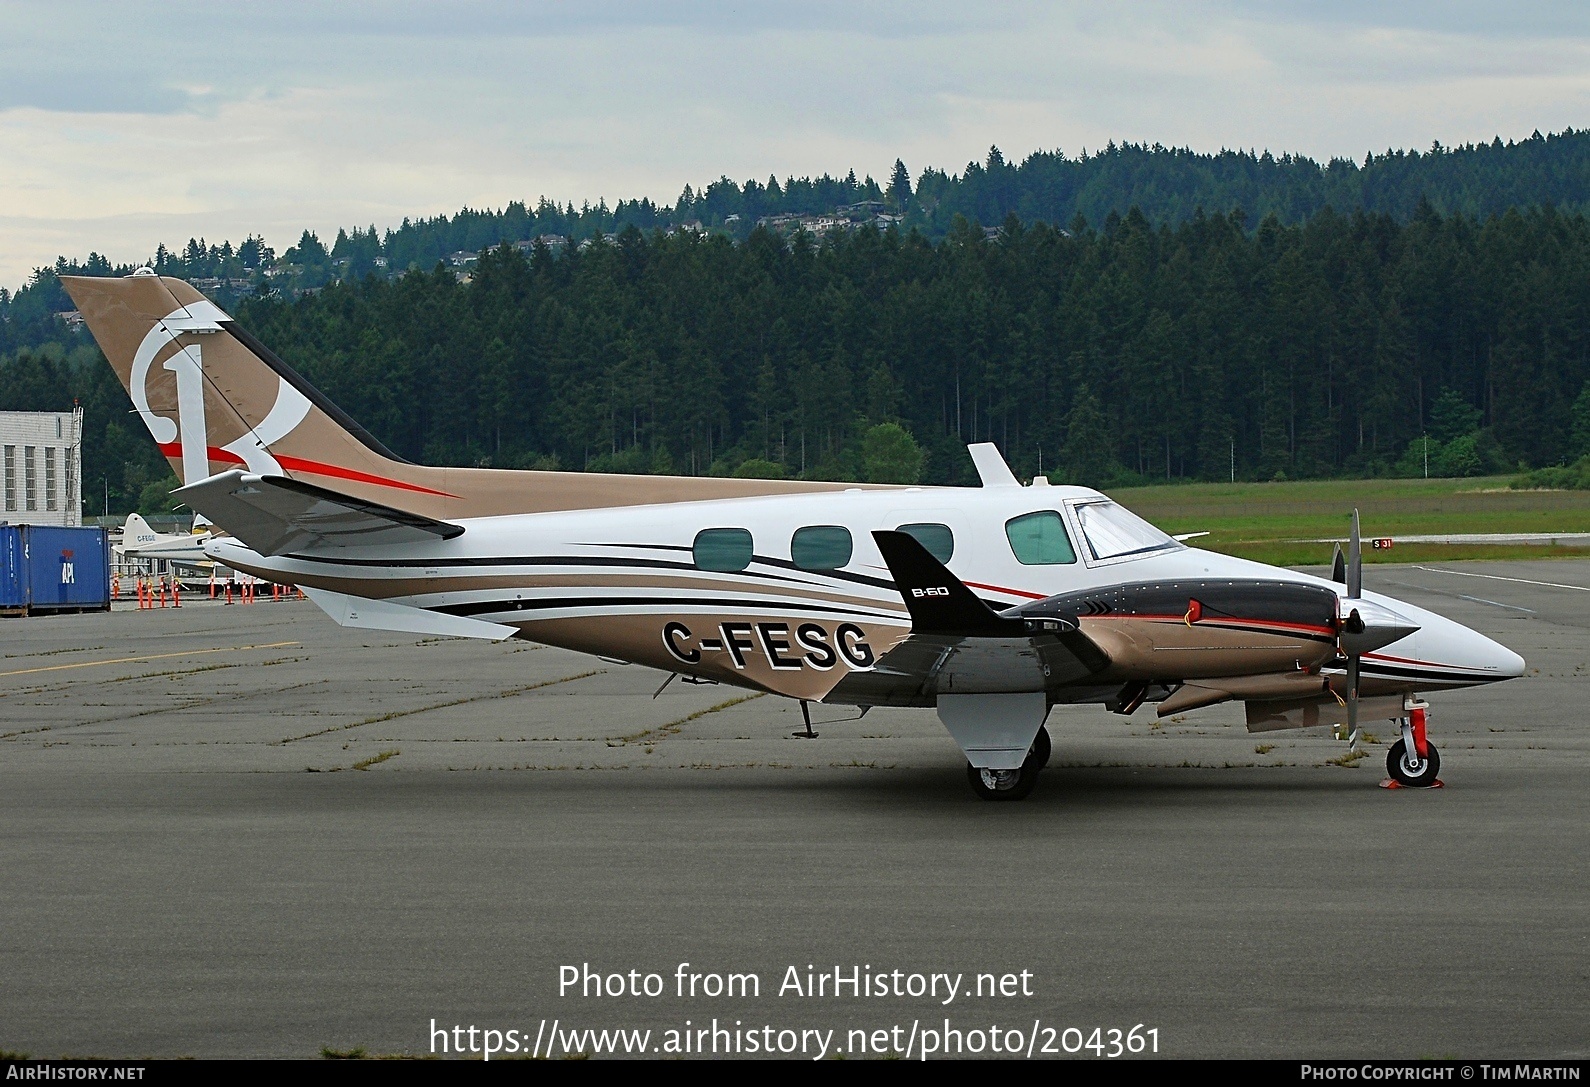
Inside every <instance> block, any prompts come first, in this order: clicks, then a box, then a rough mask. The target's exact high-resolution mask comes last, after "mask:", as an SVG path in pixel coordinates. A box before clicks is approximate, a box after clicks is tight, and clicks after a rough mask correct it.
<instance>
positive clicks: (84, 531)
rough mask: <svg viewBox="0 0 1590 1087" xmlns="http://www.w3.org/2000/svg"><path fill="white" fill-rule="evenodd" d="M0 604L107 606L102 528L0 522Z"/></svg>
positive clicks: (38, 608)
mask: <svg viewBox="0 0 1590 1087" xmlns="http://www.w3.org/2000/svg"><path fill="white" fill-rule="evenodd" d="M0 609H3V610H4V611H6V612H8V613H10V614H13V615H15V614H24V615H27V614H33V613H36V612H48V611H96V610H97V611H109V610H110V542H109V540H108V539H107V538H106V535H105V530H104V529H102V528H57V527H54V526H51V525H0Z"/></svg>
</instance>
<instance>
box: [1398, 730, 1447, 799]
mask: <svg viewBox="0 0 1590 1087" xmlns="http://www.w3.org/2000/svg"><path fill="white" fill-rule="evenodd" d="M1424 749H1425V750H1426V751H1427V752H1429V757H1428V758H1426V759H1423V760H1422V761H1419V762H1418V763H1417V764H1415V761H1414V754H1415V753H1414V752H1411V751H1409V750H1408V744H1407V741H1405V740H1398V741H1397V742H1396V743H1394V744H1392V745H1391V750H1390V751H1388V752H1386V773H1388V774H1390V775H1391V780H1393V781H1395V782H1396V783H1397V784H1398V785H1406V786H1408V787H1409V788H1412V789H1427V788H1429V787H1430V786H1432V785H1434V784H1435V776H1436V775H1437V774H1439V773H1440V772H1441V753H1440V752H1438V751H1437V750H1436V749H1435V744H1425V745H1424Z"/></svg>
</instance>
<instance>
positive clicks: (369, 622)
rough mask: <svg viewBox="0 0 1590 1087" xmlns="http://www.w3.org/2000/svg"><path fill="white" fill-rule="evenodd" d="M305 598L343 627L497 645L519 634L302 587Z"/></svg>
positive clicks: (480, 622) (385, 602) (440, 614)
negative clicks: (488, 641) (477, 641)
mask: <svg viewBox="0 0 1590 1087" xmlns="http://www.w3.org/2000/svg"><path fill="white" fill-rule="evenodd" d="M303 591H304V595H305V596H307V597H309V599H310V600H312V601H314V603H315V605H316V606H317V607H319V608H320V610H321V611H323V612H325V613H326V614H327V615H329V616H331V617H332V618H333V619H335V620H336V621H337V622H339V623H341V624H342V625H343V626H345V627H359V628H361V629H364V630H397V631H402V632H404V633H407V634H439V635H442V636H443V637H446V638H486V639H488V640H490V641H494V642H500V641H502V640H504V639H505V638H511V637H513V636H514V635H515V634H517V633H518V630H517V629H515V628H514V627H510V626H504V625H503V624H502V623H488V622H486V621H485V620H483V619H470V618H468V617H467V616H463V615H448V614H446V613H445V612H436V611H426V610H425V609H424V608H411V607H409V606H408V605H406V604H394V603H392V602H391V601H389V600H371V599H368V598H367V597H362V596H346V595H344V594H342V593H334V592H330V591H329V590H326V589H310V588H307V587H306V588H304V590H303Z"/></svg>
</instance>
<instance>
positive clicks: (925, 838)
mask: <svg viewBox="0 0 1590 1087" xmlns="http://www.w3.org/2000/svg"><path fill="white" fill-rule="evenodd" d="M1365 580H1366V586H1367V587H1369V588H1372V589H1375V590H1378V591H1383V592H1386V593H1388V594H1390V595H1392V596H1396V597H1399V598H1402V599H1406V600H1409V601H1410V602H1412V603H1415V604H1418V605H1420V606H1424V607H1428V608H1431V609H1432V610H1436V611H1439V612H1442V613H1444V614H1447V615H1450V616H1451V617H1453V618H1455V619H1457V620H1459V621H1460V622H1464V623H1467V624H1469V625H1471V626H1474V627H1476V628H1477V629H1479V630H1481V631H1483V632H1485V633H1487V634H1489V635H1491V636H1493V637H1496V638H1497V639H1498V640H1500V641H1502V642H1503V643H1504V644H1506V645H1508V646H1510V647H1511V648H1513V649H1515V650H1517V651H1518V652H1520V653H1522V654H1523V655H1524V657H1525V658H1526V659H1527V660H1528V662H1529V665H1530V672H1529V674H1528V675H1527V676H1525V677H1524V678H1522V679H1519V680H1515V681H1512V682H1509V683H1506V684H1500V685H1497V686H1495V687H1490V688H1484V689H1477V690H1469V691H1457V692H1451V693H1447V694H1439V695H1435V696H1433V697H1432V699H1431V701H1432V703H1433V707H1434V708H1433V711H1432V715H1431V736H1432V739H1433V740H1434V741H1435V742H1436V743H1437V744H1438V745H1439V746H1440V748H1441V754H1442V763H1443V765H1442V777H1443V779H1444V781H1445V783H1446V787H1445V788H1443V789H1439V790H1431V791H1412V790H1396V791H1391V790H1384V789H1381V788H1379V783H1380V781H1381V779H1382V778H1383V777H1384V773H1383V765H1382V764H1383V758H1384V749H1385V742H1386V741H1388V740H1390V739H1394V737H1392V736H1391V735H1390V732H1389V729H1383V730H1381V733H1380V734H1379V735H1375V736H1374V740H1375V742H1374V743H1371V744H1370V748H1369V750H1370V753H1369V755H1368V756H1367V757H1365V758H1363V759H1359V760H1343V759H1342V758H1341V757H1342V756H1343V754H1344V753H1345V752H1346V749H1345V746H1344V745H1342V744H1340V743H1337V742H1335V741H1333V740H1332V739H1331V738H1330V737H1329V735H1328V734H1327V733H1326V731H1325V730H1308V731H1303V732H1283V733H1270V734H1264V735H1258V736H1255V735H1250V734H1249V733H1247V731H1246V730H1245V728H1244V727H1243V725H1242V711H1241V707H1240V705H1238V706H1235V707H1233V706H1222V707H1213V708H1210V709H1207V710H1201V711H1197V712H1195V713H1190V714H1187V715H1185V717H1183V718H1181V719H1180V720H1176V721H1173V722H1168V723H1167V722H1159V721H1157V720H1155V718H1154V717H1153V715H1152V713H1150V712H1148V711H1140V712H1139V713H1138V714H1137V715H1136V716H1135V717H1133V718H1130V719H1127V718H1121V717H1118V716H1115V715H1111V714H1108V713H1106V712H1104V711H1103V710H1102V709H1098V708H1089V709H1067V710H1057V711H1056V712H1055V714H1054V716H1053V717H1052V718H1051V720H1050V728H1051V732H1052V734H1053V737H1054V748H1055V754H1054V757H1053V760H1052V762H1051V765H1050V769H1049V770H1048V771H1046V772H1045V773H1044V774H1043V775H1042V778H1041V780H1040V784H1039V786H1038V789H1037V790H1036V792H1035V793H1034V794H1033V796H1032V797H1031V798H1029V799H1028V800H1027V801H1025V802H1023V803H1020V804H986V803H983V802H980V801H978V800H976V799H975V798H974V797H973V796H972V794H971V792H970V790H969V789H968V788H967V786H966V783H965V778H964V774H963V769H962V766H963V764H962V761H961V759H960V755H959V753H958V752H957V750H956V749H955V746H954V744H953V742H952V741H951V740H950V739H949V737H948V736H947V734H946V733H945V732H944V730H943V729H942V727H941V726H940V725H939V724H938V722H937V720H936V718H935V717H934V715H933V714H932V713H931V712H928V711H906V710H877V711H874V712H872V713H869V714H867V715H866V716H865V717H864V718H861V719H859V720H857V719H854V717H855V714H854V711H849V710H846V709H843V708H837V707H836V708H827V707H823V708H819V709H818V710H817V711H816V712H815V713H814V717H815V719H816V721H817V728H818V731H819V732H820V733H821V736H820V738H819V739H817V740H805V739H797V738H795V737H793V736H792V735H791V733H792V732H794V731H796V730H797V729H798V728H799V726H800V714H799V710H798V707H797V706H796V705H795V704H794V703H789V702H785V701H783V700H779V699H775V698H773V697H771V696H768V697H749V698H748V697H746V696H747V694H748V692H744V691H737V690H733V689H729V688H723V687H693V686H690V685H687V684H683V683H673V684H670V685H669V686H668V687H667V688H666V689H665V690H664V691H663V692H662V693H661V694H660V695H657V696H656V697H653V695H654V692H655V691H656V689H657V688H658V686H659V685H660V683H661V682H662V680H663V678H665V677H663V676H662V675H661V674H659V673H656V672H652V671H649V670H646V669H643V668H639V667H626V666H619V665H615V664H611V663H608V662H604V661H601V660H597V659H594V658H590V657H583V656H580V655H577V654H573V653H568V652H564V651H562V650H557V649H551V648H544V647H536V646H531V645H526V644H522V643H514V644H509V645H496V644H488V643H483V642H473V641H452V640H445V639H437V640H432V639H416V638H413V637H409V636H402V635H381V634H372V633H370V632H366V631H350V630H344V629H342V628H339V627H337V626H335V625H334V624H333V623H332V622H331V621H330V620H329V619H327V618H325V617H324V616H322V615H321V614H320V613H319V612H318V611H317V610H315V609H314V608H313V606H311V605H309V604H308V603H306V602H301V601H291V602H284V603H275V602H269V601H263V600H262V601H260V602H257V603H255V604H252V605H232V606H225V605H220V604H208V603H203V602H190V603H189V604H188V606H186V607H184V608H183V609H181V611H180V612H178V611H172V610H170V609H167V610H165V611H154V612H140V611H136V610H117V611H114V612H112V613H110V614H108V615H85V616H63V617H59V618H39V619H27V620H18V619H14V620H5V621H0V922H3V923H0V1051H9V1052H25V1053H29V1054H31V1055H33V1056H49V1057H54V1056H61V1055H79V1056H83V1055H89V1056H107V1057H137V1056H200V1057H203V1056H265V1057H305V1056H315V1055H317V1054H318V1053H319V1052H320V1051H321V1049H322V1047H329V1048H331V1049H337V1050H345V1049H350V1048H353V1047H363V1048H365V1049H367V1050H368V1051H370V1052H372V1053H382V1054H387V1053H410V1054H427V1053H430V1052H433V1051H436V1050H437V1048H438V1042H439V1040H440V1041H442V1042H445V1043H446V1045H447V1047H448V1048H447V1055H449V1056H451V1055H454V1050H456V1048H457V1042H459V1041H462V1042H464V1044H465V1048H466V1049H468V1048H469V1045H470V1043H471V1041H473V1043H474V1044H475V1046H476V1048H477V1049H479V1048H483V1047H484V1045H485V1043H486V1042H487V1040H488V1038H490V1037H491V1036H490V1035H487V1034H485V1033H483V1032H484V1031H487V1030H491V1031H496V1032H497V1036H496V1044H497V1045H499V1046H501V1047H502V1048H503V1049H507V1048H508V1044H509V1040H510V1036H509V1034H508V1032H509V1031H513V1032H516V1034H515V1035H513V1036H512V1041H513V1044H514V1045H516V1046H518V1047H519V1048H522V1049H523V1050H524V1051H526V1052H528V1051H529V1050H530V1047H531V1044H532V1040H534V1041H535V1043H536V1054H537V1055H546V1052H547V1049H548V1048H551V1050H552V1055H554V1056H561V1055H564V1053H565V1052H566V1051H568V1050H571V1049H572V1050H584V1051H586V1052H591V1051H593V1050H599V1049H601V1048H603V1047H604V1046H605V1045H608V1044H617V1045H618V1046H619V1047H620V1048H623V1046H624V1045H630V1046H638V1047H639V1048H640V1050H641V1051H642V1052H645V1053H647V1054H648V1055H652V1054H653V1053H655V1054H656V1055H670V1052H671V1050H670V1046H672V1047H673V1049H674V1050H679V1049H685V1048H688V1049H689V1051H690V1053H691V1054H692V1055H693V1054H694V1053H695V1052H696V1049H697V1048H706V1049H707V1050H708V1051H709V1052H710V1051H711V1049H712V1047H713V1046H716V1047H718V1052H720V1053H722V1052H724V1051H725V1050H730V1051H736V1050H737V1051H738V1052H740V1053H742V1054H745V1053H748V1052H751V1050H750V1049H749V1048H748V1047H750V1046H753V1045H754V1046H756V1047H758V1050H757V1051H758V1052H759V1051H760V1049H761V1048H765V1047H768V1046H771V1047H772V1048H774V1049H775V1050H777V1049H780V1048H786V1047H791V1046H794V1047H798V1048H796V1049H795V1050H794V1052H795V1053H796V1054H804V1055H806V1056H820V1055H827V1056H834V1055H844V1056H849V1057H852V1058H856V1057H862V1056H873V1057H876V1056H884V1055H888V1054H890V1053H894V1052H898V1053H906V1054H908V1055H910V1056H913V1057H914V1056H919V1055H921V1054H922V1051H923V1049H924V1048H925V1047H926V1046H929V1045H931V1046H936V1047H939V1048H940V1049H943V1048H951V1049H953V1048H954V1047H959V1049H960V1051H961V1052H962V1053H963V1054H966V1055H973V1054H975V1053H976V1052H977V1050H974V1049H973V1047H974V1046H980V1047H981V1053H982V1054H983V1055H987V1054H988V1052H989V1049H990V1048H991V1047H993V1046H997V1047H1000V1048H1002V1049H1003V1048H1012V1047H1017V1048H1030V1050H1031V1052H1032V1053H1033V1055H1035V1056H1041V1055H1045V1051H1046V1050H1047V1051H1049V1054H1048V1055H1066V1054H1067V1053H1068V1052H1071V1053H1073V1054H1074V1055H1077V1056H1083V1057H1093V1056H1098V1055H1108V1053H1109V1051H1110V1050H1111V1049H1112V1048H1113V1047H1115V1046H1116V1045H1117V1044H1119V1045H1120V1046H1121V1048H1123V1049H1124V1048H1126V1047H1127V1046H1128V1044H1129V1043H1130V1044H1135V1043H1134V1042H1133V1041H1132V1040H1134V1039H1135V1040H1136V1042H1140V1043H1141V1044H1142V1050H1143V1052H1144V1053H1145V1054H1148V1053H1151V1052H1152V1051H1153V1050H1155V1049H1157V1051H1158V1053H1159V1054H1160V1055H1163V1056H1179V1057H1185V1056H1259V1057H1366V1058H1370V1057H1449V1056H1450V1057H1464V1058H1467V1057H1472V1058H1502V1057H1507V1058H1523V1057H1539V1058H1545V1057H1569V1056H1578V1057H1583V1056H1584V1055H1585V1053H1586V1050H1587V1049H1590V1038H1587V1034H1590V1030H1587V1027H1586V1024H1587V1022H1590V1014H1587V1013H1590V997H1587V993H1590V937H1587V934H1586V933H1587V926H1586V924H1585V917H1586V912H1585V905H1584V903H1585V902H1586V901H1590V870H1587V861H1586V858H1587V856H1590V849H1587V846H1590V830H1587V827H1590V799H1587V796H1590V793H1587V790H1586V787H1585V786H1586V771H1587V768H1590V742H1587V740H1586V724H1585V719H1584V713H1583V708H1582V707H1583V704H1584V700H1585V696H1586V693H1587V677H1590V563H1587V562H1584V561H1580V560H1558V561H1537V562H1504V563H1459V564H1449V565H1431V566H1381V565H1376V566H1371V567H1369V568H1368V569H1367V571H1366V579H1365ZM1370 731H1371V733H1374V732H1375V731H1376V730H1375V726H1373V725H1371V726H1370ZM1343 762H1345V763H1346V764H1345V765H1343ZM680 964H689V965H688V966H681V965H680ZM587 968H588V970H589V972H590V973H591V974H592V975H595V976H597V977H598V978H599V979H600V980H599V981H598V982H597V983H596V985H595V988H596V989H597V990H599V992H593V991H592V989H593V986H592V983H591V981H590V980H589V979H588V978H587ZM568 971H574V974H573V975H572V976H574V977H577V978H579V979H582V980H581V981H579V982H576V983H574V984H572V985H570V984H566V983H567V982H568V981H569V979H570V977H571V975H570V973H569V972H568ZM731 975H733V977H731ZM836 975H837V980H838V982H839V984H838V985H837V992H836V986H835V980H836ZM940 975H942V977H940ZM615 976H616V977H617V979H618V980H617V982H616V983H615ZM852 977H854V978H856V979H857V980H856V982H854V983H851V982H850V981H849V980H848V979H850V978H852ZM980 977H981V980H982V985H983V989H984V992H983V993H982V994H979V993H978V992H977V986H978V983H979V979H980ZM714 978H716V979H717V981H716V982H714V980H713V979H714ZM736 979H737V980H736ZM952 980H953V981H954V982H955V983H956V985H957V988H956V990H955V994H954V996H953V998H950V999H948V1000H946V999H945V998H946V997H947V996H948V994H949V986H950V984H951V982H952ZM615 984H616V986H617V988H618V989H620V990H622V991H621V992H613V991H612V990H613V989H614V988H615ZM714 985H717V986H719V988H718V989H717V990H716V991H714ZM648 986H651V987H653V988H655V989H656V990H657V991H656V994H655V995H649V994H648V993H647V991H646V989H647V987H648ZM691 986H693V987H694V993H693V994H692V993H691V992H690V991H689V989H690V987H691ZM852 988H854V989H855V990H857V991H856V992H852ZM818 989H820V991H818V992H811V991H810V990H818ZM554 1024H555V1027H556V1029H554ZM455 1026H456V1027H459V1028H463V1029H462V1030H461V1032H459V1033H453V1032H452V1030H451V1028H453V1027H455ZM470 1026H473V1027H475V1028H476V1031H477V1033H476V1034H475V1035H474V1037H473V1039H471V1037H470V1035H469V1034H468V1033H467V1028H468V1027H470ZM996 1027H997V1030H996V1029H994V1028H996ZM591 1028H594V1029H615V1028H623V1029H626V1030H628V1029H634V1030H640V1031H647V1030H649V1031H650V1032H651V1033H650V1034H649V1035H646V1036H645V1037H644V1039H641V1036H640V1035H624V1036H622V1038H619V1037H618V1036H614V1035H609V1036H607V1038H606V1039H605V1040H604V1039H602V1038H601V1037H600V1036H599V1035H586V1034H570V1033H569V1032H570V1031H576V1032H581V1031H585V1030H587V1029H591ZM1095 1028H1097V1033H1096V1034H1095ZM1134 1028H1135V1032H1134ZM437 1030H440V1031H441V1032H442V1034H441V1035H440V1036H438V1035H437V1034H436V1033H435V1031H437ZM1112 1030H1113V1031H1116V1032H1118V1033H1116V1034H1114V1035H1112V1034H1111V1033H1110V1032H1111V1031H1112ZM670 1032H671V1033H670ZM702 1032H705V1033H702ZM825 1032H826V1033H825ZM878 1032H882V1033H881V1034H880V1033H878ZM1150 1032H1153V1033H1150ZM819 1046H821V1049H819ZM506 1055H509V1054H508V1053H506V1052H505V1053H501V1054H499V1056H506ZM521 1055H523V1054H521Z"/></svg>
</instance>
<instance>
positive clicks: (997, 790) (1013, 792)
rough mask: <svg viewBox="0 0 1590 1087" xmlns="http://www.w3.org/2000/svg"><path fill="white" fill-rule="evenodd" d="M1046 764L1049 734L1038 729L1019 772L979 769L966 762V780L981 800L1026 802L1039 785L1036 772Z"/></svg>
mask: <svg viewBox="0 0 1590 1087" xmlns="http://www.w3.org/2000/svg"><path fill="white" fill-rule="evenodd" d="M1048 761H1049V734H1048V733H1047V732H1045V731H1044V730H1042V729H1039V730H1038V736H1037V737H1036V738H1034V740H1033V743H1032V747H1031V749H1029V750H1028V752H1027V758H1026V759H1025V760H1024V761H1023V762H1022V764H1021V769H1020V770H979V769H978V768H977V767H975V766H973V765H972V764H971V763H967V764H966V780H967V781H969V782H971V785H972V792H974V793H976V794H977V795H978V797H980V798H981V799H983V800H1025V799H1026V798H1027V794H1028V793H1030V792H1032V788H1033V786H1034V785H1037V784H1038V771H1039V770H1042V769H1043V764H1044V763H1046V762H1048Z"/></svg>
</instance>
